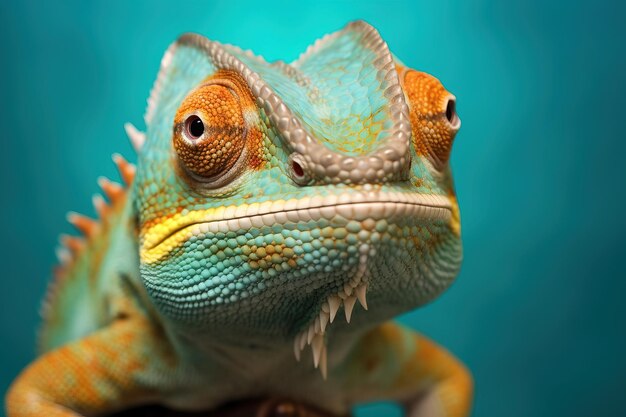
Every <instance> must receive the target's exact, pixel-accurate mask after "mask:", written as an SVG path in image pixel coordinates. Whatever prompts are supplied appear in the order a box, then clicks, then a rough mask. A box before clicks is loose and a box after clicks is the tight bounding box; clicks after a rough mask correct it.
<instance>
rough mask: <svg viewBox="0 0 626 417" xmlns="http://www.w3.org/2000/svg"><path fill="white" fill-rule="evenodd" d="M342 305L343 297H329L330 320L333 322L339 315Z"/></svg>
mask: <svg viewBox="0 0 626 417" xmlns="http://www.w3.org/2000/svg"><path fill="white" fill-rule="evenodd" d="M340 305H341V299H340V298H339V297H337V296H334V295H332V296H330V297H328V306H329V307H330V322H331V323H332V322H333V320H335V316H336V315H337V311H338V310H339V306H340Z"/></svg>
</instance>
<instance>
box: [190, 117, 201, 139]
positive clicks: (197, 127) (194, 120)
mask: <svg viewBox="0 0 626 417" xmlns="http://www.w3.org/2000/svg"><path fill="white" fill-rule="evenodd" d="M187 132H188V133H189V136H190V137H191V138H193V139H198V138H199V137H200V136H202V134H203V133H204V123H202V120H201V119H200V118H199V117H198V116H191V117H189V118H188V119H187Z"/></svg>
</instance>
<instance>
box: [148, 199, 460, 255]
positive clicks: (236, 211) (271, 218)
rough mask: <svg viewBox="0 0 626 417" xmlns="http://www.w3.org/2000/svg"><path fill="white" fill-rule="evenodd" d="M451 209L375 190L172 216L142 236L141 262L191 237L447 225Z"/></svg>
mask: <svg viewBox="0 0 626 417" xmlns="http://www.w3.org/2000/svg"><path fill="white" fill-rule="evenodd" d="M451 211H452V207H451V203H450V200H449V199H448V197H447V196H444V195H435V194H414V193H412V194H408V193H402V192H383V191H380V190H370V191H360V192H351V193H343V194H337V195H329V196H324V197H322V196H313V197H304V198H301V199H290V200H275V201H267V202H263V203H252V204H242V205H238V206H234V205H233V206H228V207H218V208H212V209H206V210H194V211H191V212H187V213H185V214H177V215H175V216H173V217H171V218H168V219H167V220H165V221H164V222H162V223H159V224H157V225H156V226H153V227H151V228H150V229H149V230H147V231H146V233H145V234H144V237H143V238H144V239H143V240H144V241H143V245H142V246H143V249H142V255H143V256H142V257H144V258H145V259H144V260H145V261H148V262H149V261H150V260H156V259H155V257H156V258H160V255H163V254H165V253H167V252H169V250H171V249H173V248H174V247H176V246H177V245H178V244H180V243H181V242H183V241H185V240H186V239H188V238H189V237H191V236H193V235H198V234H202V233H208V232H212V233H218V232H222V233H226V232H230V231H238V230H249V229H251V228H254V227H257V228H259V227H264V226H270V227H271V226H275V225H276V224H286V223H298V222H303V221H304V222H306V221H311V220H313V221H316V220H320V219H322V218H324V219H328V220H330V219H333V218H335V217H337V216H340V217H342V218H343V219H345V220H348V221H349V220H356V221H362V220H365V219H368V218H371V219H375V220H376V219H388V220H394V219H397V218H407V217H412V218H415V219H422V220H444V221H445V220H449V219H450V216H451Z"/></svg>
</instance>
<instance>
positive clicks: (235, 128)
mask: <svg viewBox="0 0 626 417" xmlns="http://www.w3.org/2000/svg"><path fill="white" fill-rule="evenodd" d="M237 90H238V87H237V85H236V84H235V83H233V82H231V81H230V80H228V79H213V80H209V81H208V82H207V83H205V84H203V85H201V86H200V87H199V88H197V89H196V90H194V91H192V92H191V93H190V94H189V95H188V96H187V97H186V98H185V100H184V101H183V103H182V104H181V106H180V108H179V109H178V112H177V113H176V117H175V119H174V139H173V144H174V149H175V150H176V154H177V155H178V159H179V161H180V163H181V165H182V166H183V167H184V169H185V170H186V171H187V173H189V174H190V175H191V176H192V177H194V179H196V180H199V181H207V180H208V181H211V180H213V179H217V178H220V177H221V176H222V174H224V173H226V172H228V171H230V170H231V169H232V168H233V166H235V163H236V162H237V161H238V160H239V158H240V156H241V153H242V151H243V150H244V147H245V143H246V136H247V130H248V129H247V126H246V121H245V119H244V112H243V108H242V103H241V98H240V95H239V92H238V91H237Z"/></svg>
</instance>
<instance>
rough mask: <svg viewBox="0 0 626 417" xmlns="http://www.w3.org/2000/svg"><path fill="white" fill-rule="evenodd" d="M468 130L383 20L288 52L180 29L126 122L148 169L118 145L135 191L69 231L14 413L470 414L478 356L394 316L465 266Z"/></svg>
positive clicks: (115, 195)
mask: <svg viewBox="0 0 626 417" xmlns="http://www.w3.org/2000/svg"><path fill="white" fill-rule="evenodd" d="M198 120H199V121H198ZM194 123H195V124H194ZM459 125H460V122H459V120H458V117H457V116H456V114H455V113H454V96H452V95H451V94H450V93H448V92H447V91H445V89H443V87H442V86H441V84H440V83H439V82H438V81H437V80H436V79H434V78H432V77H430V76H428V75H426V74H424V73H419V72H417V71H413V70H409V69H407V68H405V67H404V66H403V65H402V64H401V63H400V62H399V61H397V60H395V59H394V58H393V57H392V55H391V54H390V52H389V50H388V48H387V45H386V44H385V43H384V42H383V41H382V39H381V38H380V36H379V34H378V32H376V30H375V29H373V28H372V27H371V26H369V25H367V24H366V23H364V22H354V23H351V24H350V25H348V26H347V27H346V28H345V29H344V30H342V31H340V32H337V33H335V34H332V35H330V36H327V37H325V38H323V39H322V40H320V41H318V42H317V43H316V44H314V45H313V46H312V47H310V48H309V50H308V51H307V52H306V53H305V54H303V55H302V56H301V57H300V58H299V59H298V60H296V61H295V62H293V63H292V64H289V65H288V64H285V63H282V62H278V63H267V62H265V61H264V60H263V59H261V58H258V57H255V56H254V55H252V54H251V53H249V52H244V51H242V50H240V49H238V48H235V47H233V46H227V45H221V44H218V43H216V42H211V41H208V40H207V39H205V38H202V37H200V36H198V35H184V36H182V37H181V38H180V39H179V40H178V41H177V42H175V43H174V44H173V45H172V46H171V47H170V48H169V49H168V51H167V52H166V54H165V57H164V59H163V63H162V67H161V70H160V73H159V75H158V79H157V82H156V84H155V88H154V90H153V92H152V94H151V96H150V99H149V106H148V110H147V112H146V126H147V131H146V133H145V134H144V133H141V132H138V131H137V130H136V129H134V128H133V127H132V126H128V128H127V130H128V132H129V135H130V136H131V139H132V140H133V143H134V144H135V145H136V148H137V149H138V167H137V170H136V175H135V171H134V168H133V167H132V166H130V165H128V164H127V163H126V162H125V161H123V160H122V159H121V158H119V157H116V163H117V164H118V166H119V167H120V171H121V173H122V176H123V177H124V179H125V181H126V182H127V183H128V187H127V188H121V187H119V186H117V185H115V184H113V183H110V182H107V181H103V182H102V186H103V189H104V191H105V193H106V194H107V195H108V197H109V199H110V200H111V204H110V205H106V204H104V203H103V202H102V201H101V200H96V207H97V209H98V211H99V213H100V217H101V219H100V221H99V222H93V221H90V220H88V219H86V218H83V217H81V216H78V215H71V216H70V220H71V221H72V222H73V223H74V224H75V225H76V226H77V227H78V228H79V229H81V230H82V231H83V232H84V233H85V234H86V238H85V239H83V240H78V239H77V238H65V240H64V243H65V246H66V247H67V248H66V249H62V250H61V252H60V257H61V258H62V260H63V263H64V265H63V266H62V267H61V268H60V269H59V270H58V271H57V274H56V275H57V276H56V278H55V282H54V283H53V287H52V289H51V293H50V295H49V297H48V299H47V306H46V309H45V311H46V313H45V326H44V329H43V331H42V337H41V348H42V355H41V356H40V357H39V358H38V359H37V360H36V361H35V362H34V363H33V364H31V365H30V366H29V367H28V368H27V369H26V370H25V371H24V372H23V373H22V374H21V375H20V376H19V377H18V378H17V379H16V381H15V383H14V384H13V386H12V388H11V389H10V391H9V393H8V396H7V410H8V414H9V416H10V417H24V416H35V415H49V416H76V415H93V414H103V413H109V412H113V411H116V410H120V409H124V408H128V407H132V406H136V405H141V404H147V403H158V404H162V405H166V406H168V407H171V408H174V409H181V410H204V409H212V408H215V407H218V406H219V405H221V404H223V403H225V402H228V401H233V400H237V399H243V398H250V397H258V396H268V395H269V396H279V397H286V398H291V399H294V400H297V401H303V402H309V403H315V404H318V405H319V406H321V407H323V408H325V409H327V410H329V411H331V412H334V413H345V412H347V411H348V410H349V407H350V406H352V405H353V404H355V403H358V402H362V401H372V400H378V399H394V400H397V401H400V402H402V403H403V404H405V405H406V407H407V413H408V414H409V415H411V416H455V417H456V416H466V415H468V413H469V408H470V404H471V391H472V384H471V378H470V377H469V374H468V373H467V371H466V370H465V368H464V367H463V366H462V365H461V364H460V363H459V362H457V361H456V360H455V359H454V358H453V357H451V356H450V355H449V354H448V353H447V352H446V351H445V350H443V349H441V348H439V347H437V346H436V345H435V344H433V343H432V342H430V341H429V340H427V339H426V338H424V337H422V336H419V335H417V334H414V333H413V332H411V331H410V330H408V329H404V328H402V327H400V326H397V325H395V324H393V323H391V322H388V320H390V319H391V318H393V317H394V316H396V315H398V314H401V313H403V312H406V311H408V310H411V309H414V308H416V307H418V306H420V305H423V304H425V303H427V302H429V301H431V300H433V299H434V298H435V297H437V296H438V295H439V294H441V292H442V291H444V290H445V289H446V288H447V287H448V286H449V285H450V284H451V282H452V281H453V280H454V278H455V276H456V274H457V272H458V269H459V266H460V262H461V257H462V255H461V254H462V251H461V240H460V225H459V213H458V206H457V203H456V199H455V197H454V190H453V185H452V178H451V173H450V169H449V166H448V157H449V152H450V147H451V144H452V139H453V138H454V135H455V134H456V131H457V130H458V127H459ZM67 249H69V250H70V252H67ZM316 368H317V369H316Z"/></svg>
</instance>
